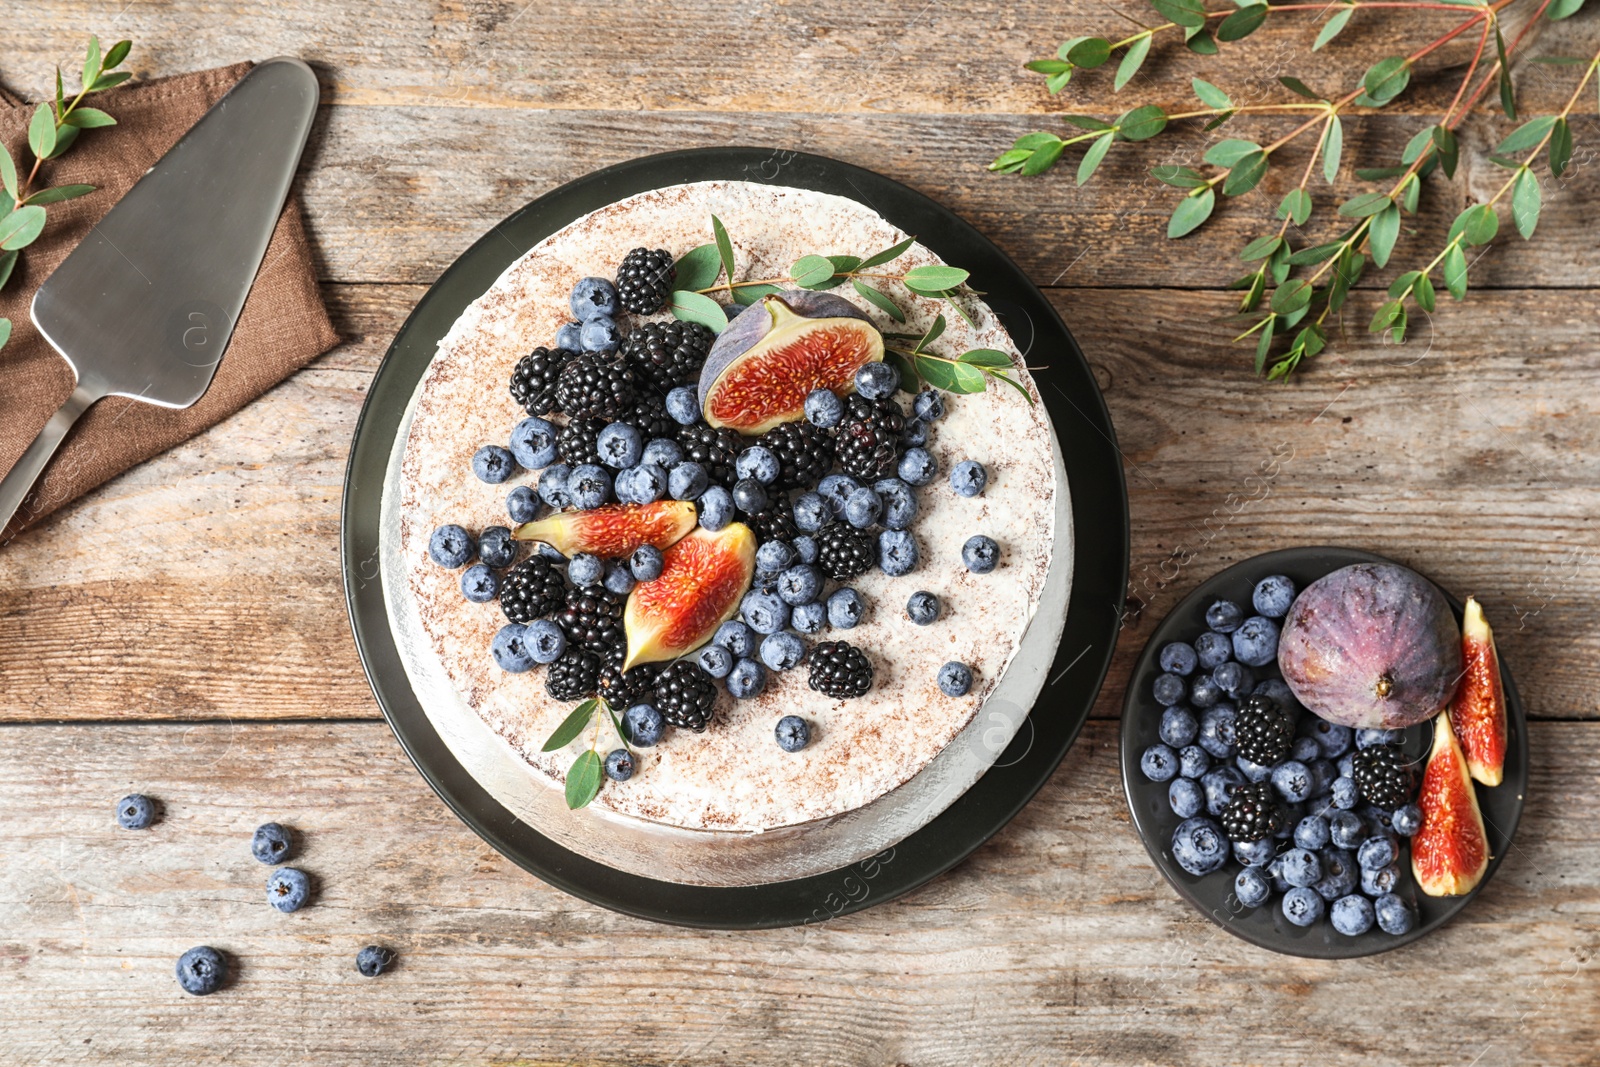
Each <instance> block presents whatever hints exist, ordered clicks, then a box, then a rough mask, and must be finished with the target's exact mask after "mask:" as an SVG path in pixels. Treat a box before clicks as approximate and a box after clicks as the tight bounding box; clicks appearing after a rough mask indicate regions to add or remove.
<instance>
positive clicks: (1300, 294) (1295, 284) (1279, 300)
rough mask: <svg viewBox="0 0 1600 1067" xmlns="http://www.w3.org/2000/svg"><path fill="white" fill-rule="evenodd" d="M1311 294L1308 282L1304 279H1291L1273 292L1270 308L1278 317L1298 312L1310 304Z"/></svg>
mask: <svg viewBox="0 0 1600 1067" xmlns="http://www.w3.org/2000/svg"><path fill="white" fill-rule="evenodd" d="M1311 292H1312V289H1311V283H1310V282H1308V281H1306V280H1305V279H1304V278H1291V279H1289V280H1288V281H1286V282H1284V283H1283V284H1282V285H1280V286H1278V288H1277V289H1276V290H1275V291H1274V292H1273V294H1272V303H1271V305H1270V306H1271V307H1272V310H1273V311H1275V312H1277V313H1278V314H1279V315H1287V314H1289V313H1290V312H1292V311H1299V310H1300V309H1301V308H1303V307H1305V306H1306V305H1307V304H1309V303H1311Z"/></svg>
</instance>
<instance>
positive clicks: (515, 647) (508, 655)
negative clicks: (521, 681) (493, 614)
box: [489, 622, 533, 674]
mask: <svg viewBox="0 0 1600 1067" xmlns="http://www.w3.org/2000/svg"><path fill="white" fill-rule="evenodd" d="M526 632H527V627H525V626H522V625H519V624H517V623H514V622H513V623H509V624H507V625H505V626H502V627H500V629H498V630H496V631H495V635H494V640H493V641H492V642H490V644H489V652H490V653H491V654H492V655H493V656H494V661H495V662H496V663H498V664H499V665H500V669H501V670H503V671H508V672H510V673H511V674H521V673H522V672H523V671H530V670H532V669H533V654H532V653H531V652H529V651H528V641H527V637H526V636H525V635H526Z"/></svg>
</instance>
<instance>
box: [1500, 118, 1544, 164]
mask: <svg viewBox="0 0 1600 1067" xmlns="http://www.w3.org/2000/svg"><path fill="white" fill-rule="evenodd" d="M1555 124H1556V116H1554V115H1540V116H1539V117H1538V118H1536V119H1529V120H1528V121H1527V122H1524V123H1523V124H1522V125H1521V126H1518V127H1517V128H1516V129H1514V130H1512V131H1511V133H1510V134H1508V135H1507V136H1506V139H1505V140H1503V141H1501V142H1500V143H1499V144H1498V145H1496V146H1495V152H1496V153H1497V154H1499V155H1505V156H1508V155H1510V154H1511V153H1513V152H1521V151H1524V150H1526V149H1529V148H1532V147H1533V146H1534V145H1536V144H1538V143H1539V142H1540V141H1542V140H1544V135H1545V134H1547V133H1549V132H1550V130H1551V128H1552V127H1553V126H1555Z"/></svg>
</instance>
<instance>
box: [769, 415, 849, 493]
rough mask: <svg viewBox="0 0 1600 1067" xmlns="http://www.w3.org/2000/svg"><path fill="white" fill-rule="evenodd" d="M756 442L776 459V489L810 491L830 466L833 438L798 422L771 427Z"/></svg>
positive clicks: (809, 425) (811, 426)
mask: <svg viewBox="0 0 1600 1067" xmlns="http://www.w3.org/2000/svg"><path fill="white" fill-rule="evenodd" d="M759 443H760V444H762V445H764V446H765V447H766V448H768V449H769V450H770V451H771V452H772V454H773V455H774V456H777V457H778V480H777V481H776V482H774V483H773V486H774V487H775V488H777V489H780V490H781V489H810V488H811V487H812V486H814V485H816V484H817V483H818V482H819V481H821V480H822V476H823V475H824V474H827V473H828V469H829V468H830V467H832V466H833V437H832V436H831V435H830V434H829V433H828V432H827V431H826V430H823V429H821V428H819V427H816V426H813V425H812V424H811V423H809V422H807V421H805V420H803V419H802V420H801V421H799V422H786V423H783V424H782V425H781V426H774V427H773V428H772V429H770V430H768V431H767V432H766V433H764V434H762V435H761V437H760V438H759Z"/></svg>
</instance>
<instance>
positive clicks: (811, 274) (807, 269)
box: [789, 255, 833, 289]
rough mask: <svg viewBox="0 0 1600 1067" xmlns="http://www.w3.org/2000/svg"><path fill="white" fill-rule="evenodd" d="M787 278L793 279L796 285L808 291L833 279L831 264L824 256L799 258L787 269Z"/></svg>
mask: <svg viewBox="0 0 1600 1067" xmlns="http://www.w3.org/2000/svg"><path fill="white" fill-rule="evenodd" d="M789 276H790V277H791V278H793V279H794V283H795V284H796V285H798V286H800V287H801V288H804V289H809V288H811V287H812V286H814V285H816V284H818V283H819V282H825V281H827V280H828V279H829V278H832V277H833V264H832V263H830V262H829V261H828V258H827V257H826V256H817V255H810V256H801V257H800V258H799V259H797V260H795V261H794V266H792V267H790V268H789Z"/></svg>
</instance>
